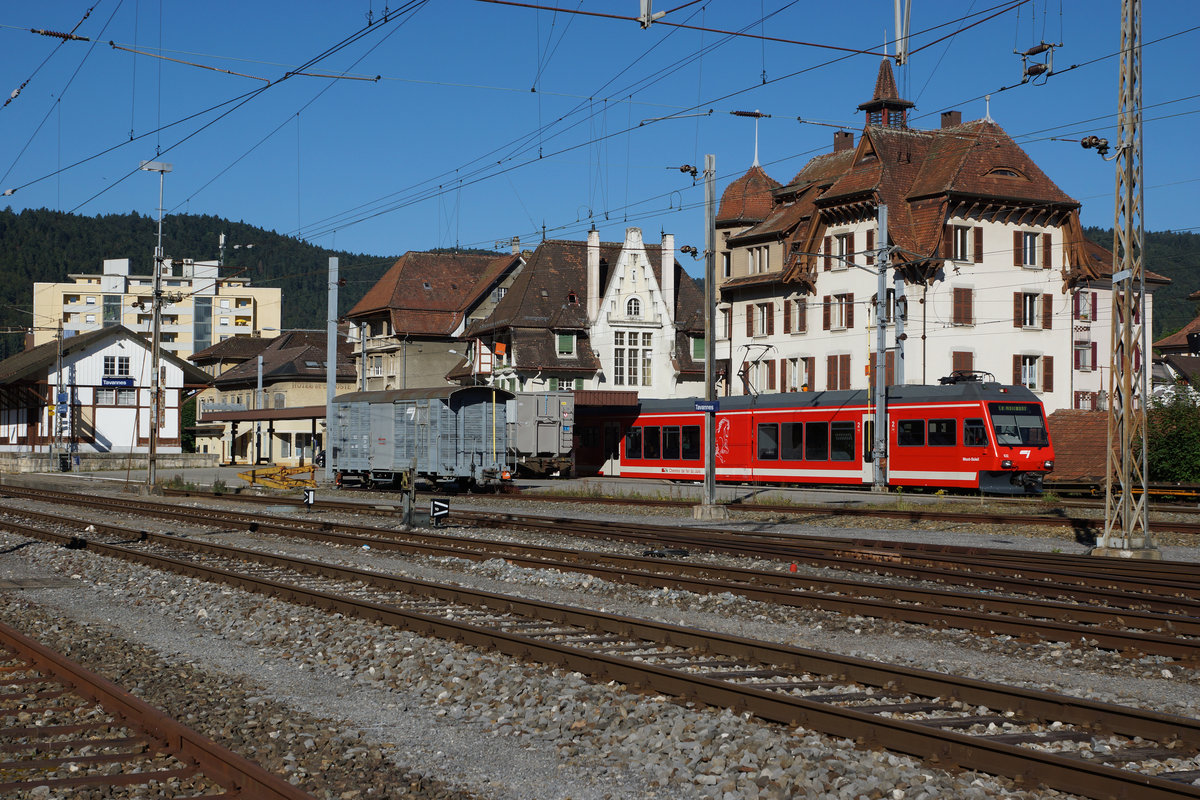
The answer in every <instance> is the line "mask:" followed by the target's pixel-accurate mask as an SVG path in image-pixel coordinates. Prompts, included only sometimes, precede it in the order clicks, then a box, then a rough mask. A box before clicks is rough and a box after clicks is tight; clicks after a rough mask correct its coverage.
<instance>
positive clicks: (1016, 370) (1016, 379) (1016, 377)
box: [1012, 354, 1021, 386]
mask: <svg viewBox="0 0 1200 800" xmlns="http://www.w3.org/2000/svg"><path fill="white" fill-rule="evenodd" d="M1012 382H1013V386H1019V385H1020V384H1021V356H1020V355H1019V354H1018V355H1015V356H1013V380H1012Z"/></svg>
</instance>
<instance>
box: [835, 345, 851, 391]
mask: <svg viewBox="0 0 1200 800" xmlns="http://www.w3.org/2000/svg"><path fill="white" fill-rule="evenodd" d="M838 359H839V360H840V361H841V363H840V364H838V388H840V389H849V388H850V354H849V353H845V354H844V355H841V356H838Z"/></svg>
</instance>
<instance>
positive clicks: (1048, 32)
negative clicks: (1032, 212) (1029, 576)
mask: <svg viewBox="0 0 1200 800" xmlns="http://www.w3.org/2000/svg"><path fill="white" fill-rule="evenodd" d="M685 2H686V0H673V2H672V1H671V0H664V1H663V2H656V3H655V6H656V9H673V8H675V7H677V6H684V7H682V8H680V9H679V10H675V11H672V12H671V13H670V14H668V16H667V17H665V20H667V21H674V22H677V23H681V24H688V25H693V26H697V27H703V28H710V29H720V30H741V31H745V32H747V33H751V34H757V35H765V36H768V37H775V38H777V39H787V40H793V41H803V42H811V43H817V44H822V45H833V46H836V47H840V48H849V49H850V50H866V51H869V52H868V53H866V54H856V53H853V52H847V51H845V50H836V49H829V48H824V47H814V46H807V45H802V44H793V43H790V42H782V41H763V40H760V39H754V38H749V37H729V36H724V35H721V34H719V33H714V32H711V31H697V30H687V29H680V28H672V27H669V26H666V25H662V24H655V25H652V26H651V27H650V28H649V29H648V30H642V29H641V28H640V27H639V26H638V25H637V24H636V23H634V22H629V21H621V20H612V19H604V18H599V17H594V16H581V15H574V14H569V13H565V12H555V11H549V10H534V9H529V8H517V7H512V6H504V5H498V4H494V3H487V2H479V1H478V0H430V2H427V3H415V4H409V3H405V2H403V0H390V2H389V3H388V4H385V3H383V2H380V0H344V1H341V2H316V1H315V0H294V2H288V3H282V2H249V3H237V4H235V3H228V2H221V0H212V1H211V2H205V3H195V2H181V0H159V1H158V2H156V1H155V0H57V2H54V3H18V2H14V0H7V1H6V2H3V3H0V51H2V52H4V53H5V57H4V59H3V60H2V63H0V73H2V75H3V79H2V80H0V94H3V95H7V94H8V93H9V92H11V91H12V90H14V89H16V88H17V87H19V86H21V85H22V84H23V83H24V82H25V81H28V83H27V84H25V85H24V88H23V89H22V90H21V92H20V94H19V95H18V96H17V97H15V98H13V99H11V100H10V102H9V103H8V104H7V105H6V106H5V107H4V108H2V109H0V176H2V178H0V192H2V191H5V190H11V191H12V194H11V195H9V196H0V207H4V206H11V207H12V208H13V209H15V210H19V209H22V208H42V207H46V208H53V209H60V210H63V211H74V212H77V213H81V214H87V215H96V214H106V213H124V212H128V211H131V210H136V211H138V212H140V213H143V214H147V215H154V214H155V213H156V212H155V209H156V206H157V199H158V181H157V176H155V175H152V174H150V173H146V172H139V171H138V170H137V167H138V164H139V162H140V161H141V160H155V159H157V160H161V161H165V162H169V163H171V164H173V166H174V170H173V171H172V172H171V173H170V174H168V175H167V176H166V179H165V195H166V199H165V207H166V208H167V211H168V213H181V212H190V213H206V214H214V215H220V216H224V217H228V218H230V219H234V220H242V221H245V222H247V223H250V224H253V225H258V226H261V227H264V228H268V229H273V230H276V231H278V232H280V233H284V234H289V235H298V236H300V237H301V238H304V239H306V240H308V241H311V242H313V243H315V244H319V245H322V246H327V247H334V248H337V249H343V250H350V251H355V252H364V253H370V254H377V255H385V254H398V253H402V252H404V251H406V250H423V249H428V248H433V247H452V246H455V245H459V246H462V247H493V246H495V243H496V242H497V241H500V240H504V241H507V240H508V239H510V237H512V236H519V237H520V240H521V242H522V245H523V246H526V247H532V246H534V245H536V243H537V242H538V241H539V240H540V239H541V238H542V230H543V226H544V227H545V231H546V236H547V237H551V238H583V236H584V235H585V232H586V230H587V229H588V228H589V227H590V225H591V224H593V223H594V224H595V225H596V226H597V227H598V228H599V229H600V231H601V236H602V238H604V239H605V240H618V239H620V238H622V236H623V233H624V229H625V227H626V226H629V225H637V226H639V227H641V228H642V229H643V231H644V232H645V236H646V238H647V240H649V241H655V240H657V238H658V236H659V233H660V231H663V230H665V231H667V232H671V233H674V234H676V240H677V243H678V244H679V245H684V244H691V245H694V246H696V247H697V248H700V249H702V248H703V245H704V240H703V219H704V218H703V199H704V192H703V185H702V183H701V182H700V181H695V182H694V181H693V179H692V177H691V176H690V175H688V174H684V173H681V172H680V171H679V169H678V167H679V166H680V165H683V164H690V165H700V166H702V165H703V160H704V155H705V154H706V153H713V154H714V155H715V156H716V165H717V174H718V184H717V191H718V196H719V192H720V191H721V190H722V189H723V188H724V186H725V184H727V183H728V182H729V181H730V180H732V179H733V178H735V177H737V176H739V175H741V174H742V173H743V172H745V170H746V169H747V168H748V167H749V166H750V164H751V162H752V160H753V158H754V149H755V123H754V120H752V119H747V118H744V117H737V116H734V115H731V114H730V113H729V112H731V111H749V110H758V111H761V112H762V113H764V114H769V115H770V116H769V118H764V119H762V120H761V121H760V122H759V124H758V153H759V160H760V162H761V163H762V165H763V166H764V168H765V169H766V170H767V172H768V173H769V174H770V175H771V176H772V177H774V178H775V179H776V180H778V181H780V182H783V183H786V182H788V181H789V180H790V179H791V178H792V176H794V175H795V174H796V173H797V172H798V171H799V170H800V168H801V167H802V166H803V165H804V163H805V162H806V161H807V160H808V159H809V158H811V157H812V156H814V155H817V154H820V153H823V152H827V151H828V150H829V149H830V148H831V144H832V138H833V133H834V131H835V130H836V129H837V128H836V127H830V126H838V125H844V126H845V127H846V129H847V130H850V131H853V132H854V133H855V134H856V138H857V133H858V131H860V130H861V128H862V124H863V123H862V115H861V113H860V112H858V111H857V106H858V104H859V103H861V102H863V101H865V100H868V99H869V98H870V95H871V92H872V89H873V86H874V81H875V76H876V73H877V71H878V68H879V63H880V53H881V52H882V48H883V43H884V41H885V39H890V38H892V35H893V34H892V28H893V27H894V22H893V11H892V1H891V0H859V2H857V3H829V2H815V0H799V1H798V2H787V1H786V0H760V2H753V0H709V2H705V3H695V4H686V5H685ZM540 4H542V5H548V6H554V5H556V4H557V5H559V6H561V7H562V8H563V9H572V10H574V9H579V10H584V11H590V12H596V13H605V14H614V15H623V16H633V15H636V14H637V12H638V3H637V0H584V2H579V0H575V1H574V2H570V1H569V0H541V3H540ZM1012 5H1013V3H1011V2H1002V0H976V1H975V2H971V0H917V2H916V3H913V6H914V9H913V19H912V22H911V33H912V43H911V45H910V49H911V50H912V51H914V52H913V55H912V58H911V62H910V64H909V65H908V66H906V67H904V68H901V69H897V80H898V82H899V84H900V89H901V94H902V96H904V97H905V98H906V99H909V100H912V101H914V102H915V103H916V104H917V105H916V108H915V109H914V111H913V112H912V114H913V116H912V118H911V124H912V126H913V127H928V128H934V127H937V126H938V124H939V117H940V113H941V112H942V111H944V110H948V109H959V110H961V111H962V112H963V119H964V120H968V119H977V118H980V117H982V116H984V114H985V113H986V109H985V100H984V99H983V98H984V95H986V94H989V93H990V94H991V103H990V111H991V116H992V118H993V119H994V120H996V122H997V123H999V124H1000V125H1001V126H1002V127H1003V128H1004V129H1005V130H1006V131H1008V133H1009V134H1010V135H1012V136H1013V137H1014V138H1015V139H1016V140H1017V141H1018V143H1020V144H1021V145H1022V146H1023V147H1024V148H1025V149H1026V150H1027V151H1028V152H1029V154H1030V155H1031V156H1032V157H1033V158H1034V160H1035V161H1036V162H1037V163H1038V164H1039V165H1041V167H1042V168H1043V169H1044V170H1045V171H1046V172H1047V173H1048V174H1049V176H1050V177H1051V178H1052V179H1053V180H1054V181H1055V182H1056V183H1057V184H1058V185H1059V186H1060V187H1061V188H1062V189H1063V190H1064V191H1065V192H1067V194H1069V195H1071V196H1072V197H1074V198H1075V199H1077V200H1079V201H1081V202H1082V203H1083V221H1084V223H1085V224H1093V225H1100V226H1109V225H1111V224H1112V220H1113V190H1114V165H1113V164H1112V163H1110V162H1105V161H1103V160H1101V158H1100V157H1099V156H1098V155H1097V154H1096V153H1095V151H1085V150H1083V149H1082V148H1081V147H1080V146H1079V144H1078V140H1079V139H1080V138H1081V137H1082V136H1084V135H1088V134H1096V135H1099V136H1103V137H1106V138H1108V139H1109V140H1110V141H1112V142H1114V143H1115V142H1116V138H1117V136H1116V127H1115V114H1116V101H1117V69H1118V63H1119V62H1118V59H1117V58H1116V57H1115V55H1114V54H1115V53H1116V52H1117V50H1118V48H1119V44H1120V38H1119V32H1120V23H1119V16H1120V2H1119V0H1052V1H1051V0H1037V2H1034V0H1029V2H1026V3H1024V4H1022V5H1020V6H1019V7H1018V8H1016V9H1015V10H1013V9H1011V8H1010V7H1011V6H1012ZM1145 5H1146V8H1145V11H1144V14H1145V18H1144V21H1143V23H1144V25H1143V42H1144V43H1145V46H1144V50H1143V71H1144V76H1143V81H1144V88H1143V105H1144V118H1145V125H1144V147H1145V157H1144V160H1145V163H1144V183H1145V211H1144V220H1145V227H1146V229H1147V230H1167V229H1175V230H1195V229H1196V228H1197V225H1200V222H1198V220H1197V211H1196V210H1195V209H1196V203H1195V199H1196V197H1197V195H1198V194H1200V192H1198V190H1200V158H1198V156H1197V149H1196V148H1195V147H1194V146H1192V145H1191V142H1192V141H1193V140H1194V138H1195V136H1194V133H1193V129H1194V128H1195V127H1196V126H1197V125H1200V113H1198V112H1200V89H1197V88H1196V81H1195V79H1194V78H1195V75H1196V74H1197V71H1198V67H1200V57H1198V56H1197V51H1198V50H1200V3H1197V2H1194V0H1154V2H1149V3H1146V4H1145ZM410 6H411V10H408V9H409V8H410ZM89 8H91V9H92V10H91V13H90V15H89V16H88V17H87V18H86V20H84V21H83V22H82V23H81V22H80V20H81V19H83V17H84V15H85V13H86V12H87V11H88V9H89ZM1004 9H1009V10H1007V11H1004ZM385 10H386V11H388V12H390V15H389V16H388V17H387V18H386V19H384V12H385ZM998 11H1004V13H1000V14H999V15H998V16H995V17H994V18H993V19H990V20H987V21H983V22H980V24H978V25H975V24H974V23H976V22H979V21H980V20H983V19H984V18H985V17H988V16H991V15H993V14H995V13H996V12H998ZM967 15H974V16H971V17H969V18H968V19H965V20H964V19H963V18H964V17H967ZM764 16H765V17H766V19H765V20H764V19H763V17H764ZM369 17H370V19H371V20H372V22H371V24H368V18H369ZM77 25H78V27H77V28H76V26H77ZM30 28H37V29H46V30H52V31H59V32H69V31H72V30H74V31H75V33H76V34H78V35H81V36H86V37H89V39H91V40H92V41H65V42H64V41H62V40H60V39H58V38H51V37H47V36H41V35H34V34H32V33H30V32H29V29H30ZM950 34H953V36H950ZM942 37H946V38H944V39H943V40H942V41H939V42H934V40H935V39H941V38H942ZM1164 37H1169V38H1164ZM1157 40H1162V41H1157ZM1041 41H1049V42H1053V43H1056V44H1057V43H1059V42H1061V43H1062V47H1061V48H1056V49H1055V51H1054V69H1055V72H1056V73H1057V74H1054V75H1052V76H1051V77H1049V78H1048V79H1045V80H1044V81H1038V83H1040V84H1041V85H1034V84H1033V83H1026V84H1024V85H1019V84H1020V81H1021V58H1020V56H1017V55H1014V54H1013V51H1014V50H1024V49H1026V48H1028V47H1031V46H1033V45H1036V44H1038V43H1039V42H1041ZM110 42H112V43H114V44H115V45H117V47H113V46H111V45H110ZM118 48H127V49H118ZM129 50H140V51H143V52H144V53H146V54H147V55H138V54H135V53H131V52H129ZM889 52H891V48H889ZM159 53H161V55H162V56H166V57H168V58H170V59H175V61H168V60H163V59H160V58H156V57H155V55H156V54H159ZM179 62H191V64H185V63H179ZM192 64H200V65H204V66H207V67H214V68H216V69H219V70H227V71H228V72H221V71H216V70H214V69H203V68H200V67H197V66H193V65H192ZM1072 65H1079V66H1078V67H1077V68H1075V69H1070V67H1072ZM289 71H303V72H310V73H317V74H319V75H329V74H345V75H349V76H354V77H355V78H369V79H370V80H357V79H330V78H327V77H318V76H312V75H293V76H292V77H288V78H287V79H286V80H281V78H283V77H284V76H285V75H287V74H288V73H289ZM229 73H241V74H240V75H235V74H229ZM376 76H378V80H374V78H375V77H376ZM261 79H267V80H261ZM1005 87H1010V88H1005ZM710 110H711V113H709V111H710ZM697 114H698V115H697ZM664 117H668V119H663V118H664ZM798 117H799V118H801V119H803V120H804V122H799V121H797V118H798ZM131 138H132V140H131ZM1055 138H1061V139H1066V140H1069V141H1056V140H1055ZM164 230H165V235H164V244H165V249H166V251H167V252H168V253H169V254H171V255H173V256H175V257H195V258H213V257H215V256H216V242H214V243H213V252H211V253H176V252H174V251H173V250H172V248H171V244H170V221H169V218H168V220H167V222H166V223H165V228H164ZM0 246H2V245H0ZM152 249H153V242H148V243H147V253H146V259H145V262H146V263H145V264H143V265H139V267H135V270H136V271H148V269H149V259H150V255H151V253H152ZM117 255H131V254H108V253H97V254H96V263H95V264H90V265H64V266H65V267H70V268H71V269H72V270H79V269H84V268H93V267H96V266H98V265H99V260H100V259H102V258H104V257H113V256H117ZM134 255H135V254H134ZM680 261H681V263H684V264H685V266H686V267H687V268H688V270H689V271H691V272H692V273H693V274H698V273H699V272H700V271H701V270H702V266H701V262H699V261H696V262H692V261H691V259H689V258H688V257H687V256H680ZM1151 268H1153V267H1152V266H1151Z"/></svg>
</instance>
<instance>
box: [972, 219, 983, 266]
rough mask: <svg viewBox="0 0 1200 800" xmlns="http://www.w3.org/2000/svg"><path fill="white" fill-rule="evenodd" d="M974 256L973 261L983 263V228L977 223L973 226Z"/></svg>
mask: <svg viewBox="0 0 1200 800" xmlns="http://www.w3.org/2000/svg"><path fill="white" fill-rule="evenodd" d="M974 258H975V263H976V264H982V263H983V228H982V227H981V226H978V225H976V226H975V253H974Z"/></svg>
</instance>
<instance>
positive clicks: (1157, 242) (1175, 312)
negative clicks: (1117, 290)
mask: <svg viewBox="0 0 1200 800" xmlns="http://www.w3.org/2000/svg"><path fill="white" fill-rule="evenodd" d="M1083 233H1084V235H1085V236H1087V237H1088V238H1089V239H1091V240H1092V241H1093V242H1096V243H1097V244H1100V245H1103V246H1104V247H1107V248H1108V249H1110V250H1111V249H1112V246H1113V232H1112V228H1107V229H1105V228H1084V229H1083ZM1143 264H1144V266H1145V268H1146V269H1147V270H1148V271H1150V272H1153V273H1156V274H1158V275H1163V276H1165V277H1167V278H1170V279H1171V283H1170V284H1169V285H1168V286H1153V285H1152V286H1151V291H1152V292H1153V293H1154V330H1153V332H1152V335H1153V339H1154V340H1155V341H1157V340H1158V339H1161V338H1163V337H1164V336H1167V335H1169V334H1172V333H1174V332H1175V331H1177V330H1179V329H1180V328H1182V327H1183V326H1184V325H1186V324H1188V323H1189V322H1191V321H1192V320H1193V319H1195V318H1196V313H1197V303H1195V302H1193V301H1191V300H1188V299H1187V297H1188V295H1189V294H1191V293H1192V292H1195V291H1197V290H1200V234H1195V233H1171V232H1169V231H1164V232H1162V233H1149V232H1148V233H1146V252H1145V257H1144V261H1143Z"/></svg>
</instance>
